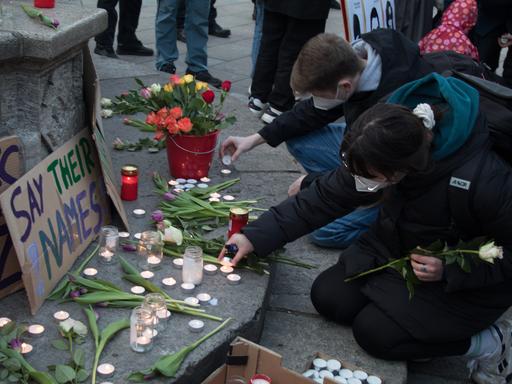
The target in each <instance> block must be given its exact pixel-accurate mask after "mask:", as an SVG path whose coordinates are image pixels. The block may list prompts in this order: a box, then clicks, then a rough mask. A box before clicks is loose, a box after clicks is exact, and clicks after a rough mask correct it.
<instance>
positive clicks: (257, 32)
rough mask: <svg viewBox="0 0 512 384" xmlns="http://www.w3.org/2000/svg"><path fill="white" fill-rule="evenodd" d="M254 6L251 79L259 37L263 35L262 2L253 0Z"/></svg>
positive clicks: (256, 57) (258, 46)
mask: <svg viewBox="0 0 512 384" xmlns="http://www.w3.org/2000/svg"><path fill="white" fill-rule="evenodd" d="M254 6H255V9H256V20H255V22H254V35H253V38H252V51H251V60H252V69H251V78H252V75H253V74H254V68H255V67H256V61H257V60H258V52H259V51H260V43H261V35H262V34H263V11H264V6H263V0H255V2H254Z"/></svg>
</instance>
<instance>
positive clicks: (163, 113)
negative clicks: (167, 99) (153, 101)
mask: <svg viewBox="0 0 512 384" xmlns="http://www.w3.org/2000/svg"><path fill="white" fill-rule="evenodd" d="M156 114H157V115H158V117H159V118H161V119H162V118H166V117H167V115H168V114H169V110H168V109H167V107H163V108H161V109H160V110H159V111H158V112H157V113H156Z"/></svg>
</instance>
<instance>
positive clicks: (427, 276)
mask: <svg viewBox="0 0 512 384" xmlns="http://www.w3.org/2000/svg"><path fill="white" fill-rule="evenodd" d="M411 265H412V269H413V271H414V274H415V275H416V276H417V277H418V279H419V280H420V281H430V282H433V281H440V280H442V279H443V270H444V266H443V262H442V261H441V259H438V258H437V257H430V256H422V255H416V254H414V253H413V254H412V255H411Z"/></svg>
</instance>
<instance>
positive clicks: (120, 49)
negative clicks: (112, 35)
mask: <svg viewBox="0 0 512 384" xmlns="http://www.w3.org/2000/svg"><path fill="white" fill-rule="evenodd" d="M117 54H118V55H133V56H153V50H152V49H151V48H148V47H145V46H144V45H142V43H140V44H136V45H124V44H119V43H118V44H117Z"/></svg>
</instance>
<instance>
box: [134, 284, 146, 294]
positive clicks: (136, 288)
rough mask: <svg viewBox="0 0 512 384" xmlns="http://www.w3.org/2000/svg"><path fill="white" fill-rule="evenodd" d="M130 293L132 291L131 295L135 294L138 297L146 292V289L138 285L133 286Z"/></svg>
mask: <svg viewBox="0 0 512 384" xmlns="http://www.w3.org/2000/svg"><path fill="white" fill-rule="evenodd" d="M130 291H132V293H135V294H136V295H140V294H142V293H144V292H146V289H145V288H144V287H141V286H140V285H134V286H133V287H131V288H130Z"/></svg>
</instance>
